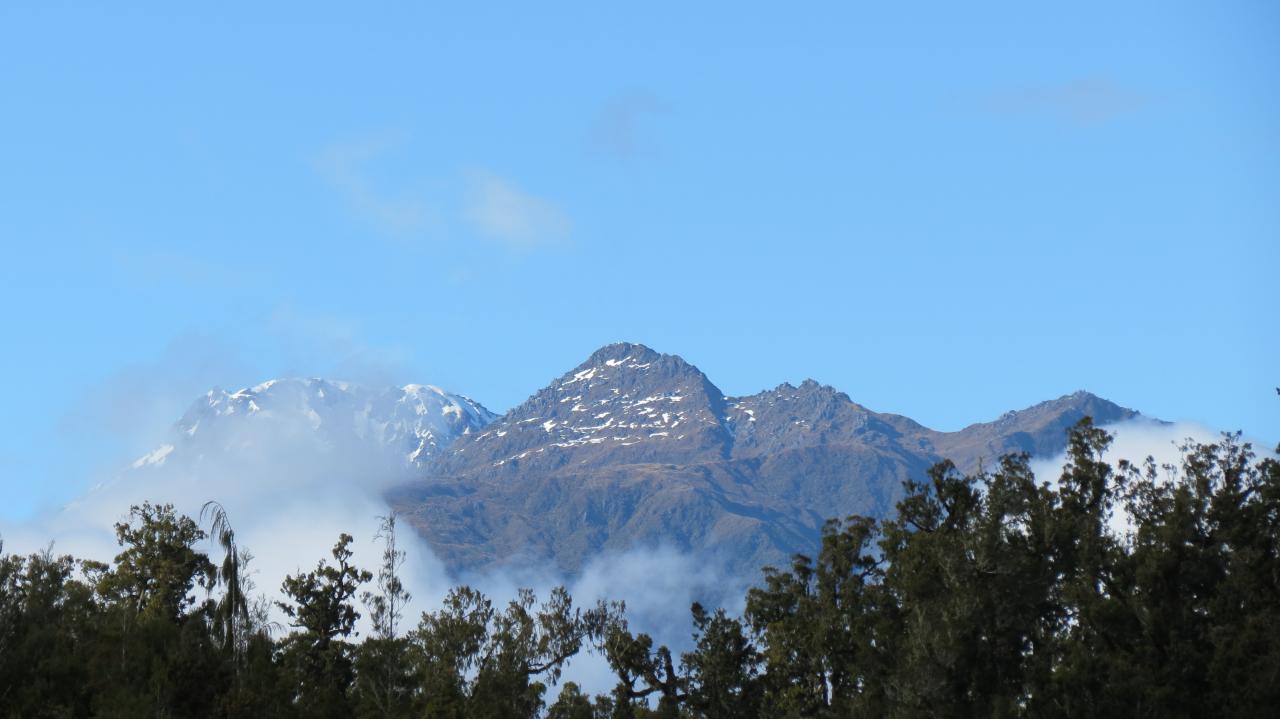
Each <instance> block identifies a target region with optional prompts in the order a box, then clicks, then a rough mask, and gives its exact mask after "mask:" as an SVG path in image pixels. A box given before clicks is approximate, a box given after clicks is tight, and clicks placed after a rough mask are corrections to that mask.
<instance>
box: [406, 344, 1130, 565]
mask: <svg viewBox="0 0 1280 719" xmlns="http://www.w3.org/2000/svg"><path fill="white" fill-rule="evenodd" d="M1085 415H1089V416H1092V417H1093V418H1094V419H1095V421H1096V422H1098V423H1107V422H1114V421H1119V420H1122V419H1129V418H1132V417H1134V416H1136V415H1137V413H1136V412H1133V411H1132V410H1126V409H1124V408H1121V407H1119V406H1117V405H1115V404H1112V403H1110V402H1107V401H1105V400H1102V399H1099V398H1097V397H1094V396H1093V395H1090V394H1087V393H1076V394H1074V395H1070V396H1067V397H1063V398H1060V399H1057V400H1053V401H1051V402H1045V403H1042V404H1039V405H1036V406H1035V407H1031V408H1029V409H1026V410H1022V411H1020V412H1010V413H1007V414H1006V415H1004V416H1003V417H1001V418H1000V419H998V420H997V421H995V422H991V423H985V424H978V425H973V426H971V427H968V428H965V429H964V430H961V431H959V432H951V433H945V432H936V431H933V430H930V429H928V428H926V427H923V426H921V425H919V424H917V423H915V422H913V421H911V420H910V419H907V418H905V417H901V416H898V415H892V414H881V413H877V412H873V411H871V410H869V409H867V408H865V407H863V406H861V405H859V404H857V403H856V402H853V401H852V400H850V399H849V397H848V396H847V395H845V394H843V393H841V392H838V391H836V390H834V389H832V388H831V387H828V386H824V385H820V384H818V383H816V382H813V381H806V382H804V383H802V384H801V385H800V386H799V387H793V386H791V385H789V384H783V385H781V386H779V387H777V388H775V389H773V390H768V391H765V392H761V393H758V394H755V395H751V396H749V397H725V396H724V395H723V393H721V392H720V390H719V389H718V388H716V386H715V385H714V384H712V383H711V381H710V380H709V379H708V378H707V377H706V375H704V374H703V373H702V372H701V371H699V370H698V369H697V368H696V367H694V366H693V365H690V364H689V363H687V362H685V361H684V360H683V359H681V358H680V357H677V356H675V355H665V354H659V353H657V352H655V351H653V350H651V349H649V348H647V347H644V346H643V345H634V344H626V343H622V344H614V345H609V346H607V347H604V348H602V349H600V350H598V351H597V352H595V353H594V354H593V355H591V357H589V358H588V359H587V360H586V361H585V362H583V363H582V364H581V365H579V366H577V367H575V368H574V369H572V370H570V371H569V372H567V373H566V374H565V375H564V376H562V377H560V378H559V379H557V380H555V381H554V382H552V383H551V384H550V385H549V386H547V387H546V388H545V389H543V390H541V391H539V392H538V393H537V394H535V395H534V396H533V397H531V398H530V399H529V400H527V401H526V402H524V403H523V404H521V405H520V406H518V407H516V408H515V409H513V410H511V411H510V412H508V413H507V414H506V415H504V416H503V417H501V418H499V419H497V420H496V421H494V422H493V423H492V424H490V425H489V426H487V427H486V428H485V429H484V430H483V431H480V432H476V433H474V434H471V435H468V436H463V437H460V438H459V439H458V440H457V441H455V443H454V444H453V445H452V446H451V447H449V448H448V449H447V450H445V451H442V452H440V453H439V454H438V456H437V457H436V459H435V460H433V461H430V462H428V463H427V464H426V465H425V468H424V474H425V477H424V478H423V479H421V480H417V481H414V482H412V483H409V484H407V485H405V486H403V487H401V488H399V489H397V490H395V491H393V492H392V493H391V494H390V495H389V501H390V502H391V503H392V505H393V507H394V508H395V509H396V510H397V511H399V512H400V513H401V514H402V515H404V517H405V518H406V519H407V520H408V521H409V523H410V524H412V525H413V526H414V527H416V528H417V529H418V531H419V532H421V533H422V534H423V535H424V536H425V537H426V538H427V540H428V541H429V542H430V543H431V544H432V546H433V547H434V548H435V550H436V552H437V554H439V556H440V557H441V559H443V560H444V561H445V563H446V564H447V565H448V566H449V567H450V568H451V569H453V570H454V571H463V572H465V571H467V570H473V569H479V568H483V567H488V566H494V565H503V564H516V565H518V564H524V563H527V562H539V563H545V562H551V563H553V564H554V565H556V566H558V567H559V569H560V570H562V571H564V572H566V573H570V574H571V573H573V572H575V571H577V570H579V569H580V568H581V567H582V566H583V564H584V563H585V562H586V561H587V560H588V559H589V558H590V557H592V556H594V555H596V554H598V553H600V552H601V551H610V550H625V549H629V548H632V547H635V546H658V545H669V546H670V545H674V546H675V547H676V548H678V549H681V550H685V551H693V552H698V553H700V554H705V555H706V556H707V560H708V561H712V562H716V563H718V564H719V565H720V566H722V567H724V569H725V571H726V572H727V573H729V574H730V575H731V576H733V577H736V578H739V579H748V580H749V579H752V578H754V577H755V576H756V574H757V573H758V572H759V569H760V567H761V566H763V565H765V564H774V565H785V563H786V562H787V561H788V560H789V557H790V556H791V555H792V554H794V553H796V552H804V553H811V552H813V551H814V550H815V548H816V546H817V543H818V541H819V537H820V532H821V527H822V524H823V522H824V521H825V520H826V519H827V518H830V517H840V516H846V515H849V514H867V515H872V516H883V515H885V514H886V513H888V512H889V511H890V510H891V508H892V506H893V504H894V502H896V500H897V499H898V497H899V496H900V492H901V487H902V482H903V481H904V480H906V479H908V478H916V479H919V478H922V477H923V476H924V475H925V472H926V471H927V469H928V467H929V466H931V465H932V464H934V463H935V462H937V461H940V460H941V459H942V458H944V457H949V458H951V459H952V460H953V461H955V462H956V464H957V465H958V466H959V467H960V468H961V469H962V470H973V469H974V468H976V467H977V465H978V464H979V462H980V461H984V460H985V461H986V462H987V463H988V464H990V463H991V462H992V461H993V460H995V459H996V458H998V457H999V456H1000V455H1003V454H1006V453H1008V452H1011V451H1028V452H1031V453H1033V454H1037V455H1041V456H1045V455H1051V454H1055V453H1057V452H1058V451H1061V450H1062V448H1063V447H1064V446H1065V443H1066V430H1067V428H1069V427H1070V426H1071V425H1073V424H1074V423H1075V422H1076V421H1078V420H1079V419H1080V418H1081V417H1083V416H1085Z"/></svg>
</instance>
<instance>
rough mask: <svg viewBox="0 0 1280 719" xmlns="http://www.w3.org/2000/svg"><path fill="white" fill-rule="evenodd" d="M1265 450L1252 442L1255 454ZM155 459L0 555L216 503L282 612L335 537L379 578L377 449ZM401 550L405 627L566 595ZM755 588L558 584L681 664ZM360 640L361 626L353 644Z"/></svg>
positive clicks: (309, 431)
mask: <svg viewBox="0 0 1280 719" xmlns="http://www.w3.org/2000/svg"><path fill="white" fill-rule="evenodd" d="M1107 429H1108V430H1109V431H1110V432H1112V433H1113V434H1114V435H1115V442H1114V443H1113V445H1112V447H1111V450H1110V451H1109V453H1108V455H1107V458H1108V459H1109V460H1111V461H1113V462H1115V461H1117V460H1119V459H1122V458H1125V459H1129V460H1131V461H1134V462H1141V461H1142V460H1143V459H1145V458H1146V457H1147V456H1153V457H1154V458H1155V459H1156V461H1157V463H1158V464H1164V463H1170V464H1177V463H1178V461H1179V458H1180V456H1181V454H1180V452H1179V450H1178V446H1179V445H1181V444H1182V443H1183V442H1184V441H1186V440H1187V439H1192V440H1195V441H1199V442H1211V441H1216V440H1217V439H1219V438H1220V435H1219V434H1218V433H1215V432H1212V431H1210V430H1208V429H1206V428H1204V427H1201V426H1199V425H1194V424H1165V423H1157V422H1152V421H1149V420H1137V421H1131V422H1124V423H1120V424H1118V425H1113V426H1110V427H1107ZM161 446H164V445H161ZM1271 449H1272V448H1271V447H1266V446H1259V445H1258V444H1257V443H1255V451H1258V452H1259V453H1262V452H1269V451H1270V450H1271ZM152 460H153V461H152V462H151V463H147V462H142V463H141V464H140V465H139V466H137V467H133V468H130V469H127V470H125V471H123V472H121V473H120V474H119V475H118V476H117V477H115V478H114V479H113V480H112V481H110V482H107V483H105V484H103V485H101V486H99V487H98V488H96V489H94V490H93V491H91V492H89V493H88V494H86V495H85V496H84V497H82V498H81V499H79V500H78V501H76V502H74V503H72V504H71V505H69V506H67V507H66V508H64V509H63V510H61V511H59V512H57V513H54V514H52V515H48V516H44V517H40V518H38V519H37V520H35V521H31V522H28V523H25V524H23V525H20V526H14V527H4V528H2V529H0V533H2V535H3V539H4V543H5V544H4V549H5V551H7V552H22V553H26V552H31V551H36V550H39V549H42V548H44V547H46V546H47V545H48V544H49V543H50V542H53V543H54V549H55V551H56V552H58V553H70V554H73V555H75V556H77V557H83V558H94V559H100V560H108V559H110V558H111V557H113V556H115V554H116V553H117V552H118V551H119V548H118V547H117V545H116V542H115V536H114V531H113V528H112V526H113V524H114V523H116V522H119V521H124V520H126V519H127V516H128V511H129V507H130V505H133V504H139V503H141V502H143V501H150V502H153V503H156V502H159V503H172V504H173V505H174V506H175V507H176V509H177V510H178V511H179V512H182V513H184V514H187V515H188V516H191V517H193V518H194V517H198V516H199V513H200V508H201V506H202V505H203V504H204V503H205V502H207V501H209V500H216V501H218V502H220V503H221V504H222V505H223V506H224V507H225V508H226V510H227V512H228V515H229V518H230V520H231V522H232V525H233V527H234V528H235V531H236V535H237V539H238V541H239V542H240V544H241V545H242V546H244V547H247V548H249V549H250V550H251V551H252V552H253V555H254V560H253V563H252V569H253V572H254V573H253V575H252V576H253V578H254V581H255V582H256V584H257V590H256V591H257V592H259V593H261V594H264V595H266V596H267V597H268V598H270V599H273V600H274V599H280V598H282V597H281V595H280V592H279V587H280V583H281V581H282V580H283V578H284V577H285V575H287V574H290V573H295V572H297V571H299V570H307V569H311V568H314V566H315V565H316V563H317V562H318V561H319V560H320V559H321V558H325V559H328V558H329V549H330V547H332V546H333V544H334V543H335V541H336V540H337V537H338V535H339V533H342V532H346V533H349V534H351V535H353V536H354V538H355V542H354V544H353V549H354V551H355V555H354V559H355V561H356V563H357V564H359V565H361V566H363V567H365V568H368V569H370V570H374V569H376V565H377V563H378V558H379V556H380V553H381V550H380V547H379V545H378V544H377V543H376V541H375V540H374V537H375V535H376V534H377V531H378V527H379V519H378V518H379V516H381V515H384V514H386V513H387V511H388V509H387V505H386V503H385V502H384V501H383V498H382V497H383V493H384V492H385V490H386V489H387V488H388V487H389V486H391V485H393V484H395V483H397V482H400V481H403V480H404V479H406V477H407V474H406V472H407V470H406V469H405V468H404V467H403V466H401V465H396V464H395V463H394V462H393V461H391V460H389V459H388V457H387V455H386V452H385V449H384V448H381V447H380V446H379V445H377V444H376V443H371V442H364V441H360V440H359V439H358V438H357V439H353V440H351V441H349V442H335V441H334V438H333V437H327V438H325V439H324V440H323V441H321V440H319V439H317V434H316V432H314V427H311V426H310V425H309V424H307V420H306V419H305V418H299V419H293V420H291V419H288V418H282V419H280V420H279V421H275V422H259V423H256V424H254V425H253V426H252V427H248V426H246V427H244V428H242V429H239V430H234V429H233V430H232V431H230V432H229V433H226V434H224V435H221V436H219V441H218V443H217V451H209V452H206V453H204V454H199V455H196V456H186V455H183V453H181V452H173V453H171V454H169V455H167V456H165V457H164V461H163V462H160V461H156V457H155V456H154V455H153V456H152ZM1063 462H1064V455H1059V456H1057V457H1052V458H1046V459H1039V460H1035V461H1034V462H1033V467H1034V469H1035V470H1036V475H1037V477H1039V478H1041V479H1043V480H1050V481H1052V480H1053V479H1056V478H1057V476H1058V475H1059V474H1060V473H1061V469H1062V465H1063ZM1121 521H1122V520H1121ZM399 540H400V544H401V547H402V548H404V549H405V550H406V551H407V553H408V561H407V563H406V564H405V565H404V567H403V575H404V580H405V583H406V585H407V587H408V588H409V590H410V591H411V592H412V593H413V597H414V598H413V601H412V603H411V604H410V606H409V607H408V608H407V610H406V613H405V617H406V623H407V624H409V625H412V624H415V623H416V621H417V618H418V616H419V615H420V613H421V612H423V611H430V610H434V609H437V608H439V607H440V606H441V603H442V600H443V598H444V596H445V594H446V593H447V592H448V590H449V589H450V588H451V587H453V586H455V585H457V584H459V583H466V584H469V585H471V586H474V587H476V588H478V589H480V590H481V591H483V592H485V593H486V594H487V595H489V596H490V597H491V598H492V599H493V600H494V601H495V604H498V605H501V604H504V603H505V602H506V601H508V600H510V599H512V598H514V596H515V594H516V590H517V589H518V588H520V587H528V588H532V589H534V590H536V591H537V592H538V593H539V595H540V596H543V597H545V596H546V595H547V593H548V591H549V590H550V589H551V588H552V587H554V586H556V585H558V584H562V583H566V582H565V580H564V578H563V577H561V576H559V575H558V574H557V573H556V572H555V571H554V570H553V569H552V568H551V567H537V566H527V567H523V568H521V569H518V570H517V569H503V570H494V571H489V572H483V573H478V574H474V575H468V576H465V577H451V576H450V575H449V574H448V572H447V571H446V570H445V566H444V564H443V563H442V562H441V561H440V560H439V559H438V558H437V557H436V556H435V554H434V553H433V552H432V551H431V548H430V547H429V546H428V545H427V543H426V542H425V541H423V540H422V539H421V538H420V537H419V536H417V535H416V534H415V533H414V532H413V531H412V530H411V529H409V528H408V527H407V526H404V525H402V529H401V536H400V538H399ZM206 550H207V551H208V553H209V554H210V556H211V557H212V558H214V560H215V561H219V560H220V558H221V553H220V549H219V548H218V547H216V546H215V545H214V544H213V543H212V542H209V543H208V544H207V545H206ZM754 579H757V578H756V577H748V578H741V577H727V576H723V575H721V574H719V573H718V571H717V569H716V565H715V563H714V562H708V561H703V560H702V559H701V558H699V557H696V556H693V555H690V554H688V553H684V552H680V551H678V550H675V549H672V548H666V547H657V548H635V549H632V550H630V551H626V552H622V553H613V554H607V555H602V556H599V557H597V558H595V559H594V560H593V561H591V562H590V563H589V564H588V565H587V566H586V567H585V568H584V570H583V571H582V573H581V574H580V575H578V576H577V577H576V578H574V579H573V580H572V581H569V582H567V584H568V586H569V589H570V591H571V593H572V595H573V597H574V600H575V602H576V603H577V604H578V605H579V606H584V607H585V606H590V605H591V604H593V603H594V602H595V601H597V600H601V599H605V600H623V601H625V602H626V604H627V610H628V612H627V613H628V618H629V620H630V622H631V624H632V627H633V628H634V629H636V630H638V631H646V632H649V633H650V634H652V635H653V636H654V639H655V640H656V641H658V642H660V643H665V644H667V645H669V646H671V647H672V648H673V649H674V650H676V651H677V652H678V651H680V650H682V649H687V648H688V647H689V645H690V643H691V630H692V626H691V623H690V621H689V605H690V604H691V603H692V602H693V601H695V600H697V601H703V602H706V603H708V604H713V605H715V604H727V605H728V606H727V608H728V609H729V610H730V611H735V612H736V611H740V610H741V608H742V598H743V591H744V589H745V586H744V585H745V583H746V582H748V581H752V580H754ZM277 618H280V617H277ZM366 629H367V627H362V628H361V631H362V633H363V632H364V631H365V630H366ZM565 679H572V680H574V681H577V682H579V684H581V685H582V686H583V687H584V688H585V689H587V690H588V691H592V692H604V691H607V690H608V689H609V688H610V687H611V686H612V684H613V679H612V677H611V675H610V673H609V670H608V667H607V666H606V665H605V663H604V661H603V659H601V658H600V657H597V656H593V655H589V654H583V655H580V656H579V657H577V658H575V659H574V660H573V661H572V662H571V663H570V666H569V668H568V670H567V671H566V674H565Z"/></svg>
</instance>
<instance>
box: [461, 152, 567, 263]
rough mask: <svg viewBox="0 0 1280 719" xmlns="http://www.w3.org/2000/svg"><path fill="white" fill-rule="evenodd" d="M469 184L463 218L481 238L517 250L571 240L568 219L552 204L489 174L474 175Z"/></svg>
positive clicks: (477, 173) (483, 172) (480, 171)
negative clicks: (495, 241) (568, 238)
mask: <svg viewBox="0 0 1280 719" xmlns="http://www.w3.org/2000/svg"><path fill="white" fill-rule="evenodd" d="M469 180H470V186H469V192H468V201H467V205H466V207H465V208H464V210H463V216H464V217H465V219H466V220H467V222H468V223H469V224H470V225H471V226H472V227H473V228H474V229H475V230H476V231H477V232H478V233H480V234H481V235H482V236H484V237H486V238H489V239H492V240H497V241H499V242H502V243H504V244H506V245H507V246H508V247H511V248H514V249H529V248H533V247H538V246H540V245H547V244H553V243H557V242H560V241H563V240H564V239H566V238H567V237H568V235H569V230H570V222H569V218H568V216H567V215H565V214H564V212H562V211H561V210H560V209H559V208H558V207H556V206H555V205H553V204H551V203H550V202H548V201H546V200H544V199H542V198H539V197H536V196H534V195H532V194H529V193H528V192H526V191H525V190H523V189H521V188H519V187H517V186H516V185H515V184H514V183H512V182H511V181H510V180H507V179H505V178H503V177H499V176H498V175H495V174H493V173H490V172H486V171H482V170H476V171H472V172H471V173H470V177H469Z"/></svg>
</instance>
